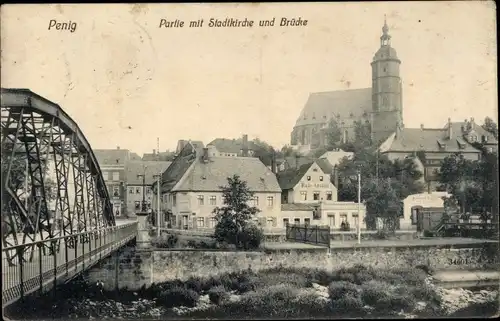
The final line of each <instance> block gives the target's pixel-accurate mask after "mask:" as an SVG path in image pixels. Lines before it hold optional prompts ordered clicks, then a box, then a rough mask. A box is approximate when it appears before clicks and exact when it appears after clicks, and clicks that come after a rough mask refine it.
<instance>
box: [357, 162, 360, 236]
mask: <svg viewBox="0 0 500 321" xmlns="http://www.w3.org/2000/svg"><path fill="white" fill-rule="evenodd" d="M360 221H361V171H360V170H359V169H358V226H357V228H358V244H361V222H360Z"/></svg>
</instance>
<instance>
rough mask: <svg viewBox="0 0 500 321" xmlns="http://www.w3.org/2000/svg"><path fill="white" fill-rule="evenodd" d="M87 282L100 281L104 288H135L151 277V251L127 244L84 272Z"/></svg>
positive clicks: (149, 282)
mask: <svg viewBox="0 0 500 321" xmlns="http://www.w3.org/2000/svg"><path fill="white" fill-rule="evenodd" d="M84 278H86V280H87V281H88V282H89V283H96V282H97V281H99V280H100V281H102V282H103V283H104V288H105V289H106V290H115V289H116V288H118V289H124V288H127V289H129V290H137V289H139V288H140V287H142V286H143V285H146V286H148V285H150V284H151V282H152V279H153V252H152V251H151V250H141V249H137V248H136V247H135V244H132V243H131V244H128V245H127V246H125V247H123V248H121V249H120V250H118V251H116V252H114V253H113V254H111V256H109V257H107V258H106V259H103V260H102V261H101V262H99V263H98V264H97V265H96V266H94V267H92V268H91V269H90V270H89V271H87V272H86V273H85V274H84Z"/></svg>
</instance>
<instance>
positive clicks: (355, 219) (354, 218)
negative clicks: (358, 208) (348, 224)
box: [352, 213, 358, 227]
mask: <svg viewBox="0 0 500 321" xmlns="http://www.w3.org/2000/svg"><path fill="white" fill-rule="evenodd" d="M352 221H353V223H354V226H355V227H356V226H358V213H352Z"/></svg>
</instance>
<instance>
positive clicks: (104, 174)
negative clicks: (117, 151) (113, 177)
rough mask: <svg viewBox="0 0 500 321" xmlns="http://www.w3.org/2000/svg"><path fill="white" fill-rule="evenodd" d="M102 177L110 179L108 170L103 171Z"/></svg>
mask: <svg viewBox="0 0 500 321" xmlns="http://www.w3.org/2000/svg"><path fill="white" fill-rule="evenodd" d="M102 178H103V179H104V180H105V181H107V180H108V172H102Z"/></svg>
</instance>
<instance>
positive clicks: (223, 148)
mask: <svg viewBox="0 0 500 321" xmlns="http://www.w3.org/2000/svg"><path fill="white" fill-rule="evenodd" d="M208 145H213V146H215V148H217V150H218V151H219V152H222V153H232V154H238V153H240V152H241V151H242V150H243V140H242V139H241V138H240V139H227V138H216V139H214V140H213V141H211V142H210V143H209V144H208ZM208 145H207V146H208ZM247 147H248V149H249V150H256V149H257V148H256V146H255V144H254V143H253V142H251V141H249V142H248V146H247Z"/></svg>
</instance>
